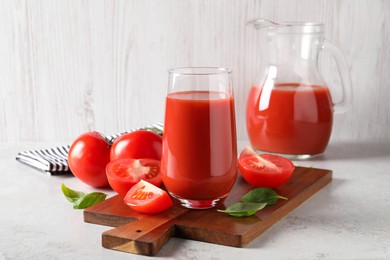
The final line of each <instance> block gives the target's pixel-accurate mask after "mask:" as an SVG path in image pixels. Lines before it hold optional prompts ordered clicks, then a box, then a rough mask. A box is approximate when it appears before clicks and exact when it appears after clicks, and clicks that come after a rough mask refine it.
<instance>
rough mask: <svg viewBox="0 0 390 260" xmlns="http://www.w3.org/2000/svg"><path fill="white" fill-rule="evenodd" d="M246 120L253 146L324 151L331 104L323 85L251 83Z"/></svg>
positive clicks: (285, 150)
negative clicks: (267, 85)
mask: <svg viewBox="0 0 390 260" xmlns="http://www.w3.org/2000/svg"><path fill="white" fill-rule="evenodd" d="M246 120H247V129H248V136H249V139H250V141H251V144H252V146H253V147H254V148H256V149H258V150H261V151H267V152H273V153H281V154H290V155H294V154H297V155H302V154H309V155H310V154H321V153H322V152H324V150H325V148H326V146H327V144H328V142H329V139H330V135H331V132H332V122H333V105H332V101H331V96H330V93H329V89H328V88H327V87H326V86H317V85H305V84H299V83H283V84H280V83H279V84H275V85H274V86H273V88H272V89H267V88H266V87H258V86H253V87H252V88H251V90H250V93H249V97H248V101H247V110H246Z"/></svg>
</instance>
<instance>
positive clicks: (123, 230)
mask: <svg viewBox="0 0 390 260" xmlns="http://www.w3.org/2000/svg"><path fill="white" fill-rule="evenodd" d="M173 234H174V224H173V223H172V222H171V221H168V222H164V221H161V220H160V219H156V218H142V219H140V220H137V221H134V222H130V223H128V224H126V225H123V226H120V227H117V228H114V229H111V230H108V231H106V232H104V233H103V234H102V246H103V247H105V248H108V249H113V250H118V251H123V252H128V253H133V254H140V255H149V256H152V255H155V254H157V253H158V251H159V250H160V249H161V247H163V246H164V245H165V244H166V243H167V242H168V240H169V239H170V238H171V237H172V236H173Z"/></svg>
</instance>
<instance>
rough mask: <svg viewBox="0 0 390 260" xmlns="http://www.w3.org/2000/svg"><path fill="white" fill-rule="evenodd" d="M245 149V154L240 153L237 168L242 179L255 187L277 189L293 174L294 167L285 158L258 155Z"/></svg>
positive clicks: (248, 148)
mask: <svg viewBox="0 0 390 260" xmlns="http://www.w3.org/2000/svg"><path fill="white" fill-rule="evenodd" d="M245 149H246V151H245V153H244V151H243V152H241V155H240V158H239V160H238V167H239V169H240V172H241V175H242V177H243V178H244V179H245V180H246V181H247V182H248V183H249V184H251V185H253V186H255V187H268V188H276V187H279V186H281V185H282V184H284V183H285V182H287V181H288V180H289V179H290V177H291V175H292V173H293V172H294V169H295V166H294V164H293V163H292V162H291V161H290V160H289V159H287V158H284V157H282V156H278V155H272V154H262V155H259V154H257V153H256V152H255V151H253V149H252V148H250V147H247V148H245ZM245 149H244V150H245ZM250 150H252V151H250Z"/></svg>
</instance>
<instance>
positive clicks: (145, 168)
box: [106, 159, 162, 197]
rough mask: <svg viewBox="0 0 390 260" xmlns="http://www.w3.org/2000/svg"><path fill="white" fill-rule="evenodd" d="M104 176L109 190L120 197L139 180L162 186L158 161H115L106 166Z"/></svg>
mask: <svg viewBox="0 0 390 260" xmlns="http://www.w3.org/2000/svg"><path fill="white" fill-rule="evenodd" d="M106 174H107V179H108V182H109V183H110V186H111V188H112V189H113V190H115V191H116V192H118V193H119V194H120V195H121V196H122V197H124V196H126V194H127V192H128V191H129V190H130V188H131V187H133V186H134V185H135V184H137V183H138V182H139V181H140V180H145V181H147V182H150V183H152V184H153V185H156V186H161V184H162V180H161V174H160V161H159V160H154V159H117V160H114V161H111V162H110V163H109V164H108V165H107V167H106Z"/></svg>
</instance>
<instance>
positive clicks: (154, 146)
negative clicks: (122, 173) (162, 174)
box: [110, 130, 162, 161]
mask: <svg viewBox="0 0 390 260" xmlns="http://www.w3.org/2000/svg"><path fill="white" fill-rule="evenodd" d="M161 153H162V138H161V136H159V135H158V134H156V133H154V132H152V131H148V130H137V131H134V132H131V133H128V134H124V135H121V136H119V137H118V138H117V139H115V141H114V142H113V144H112V146H111V152H110V159H111V161H112V160H116V159H144V158H148V159H155V160H161Z"/></svg>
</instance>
